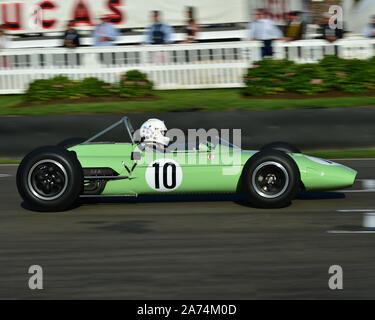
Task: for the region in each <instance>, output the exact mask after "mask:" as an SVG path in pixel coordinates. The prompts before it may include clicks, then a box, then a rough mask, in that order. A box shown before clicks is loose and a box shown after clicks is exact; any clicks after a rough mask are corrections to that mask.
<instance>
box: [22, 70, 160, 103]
mask: <svg viewBox="0 0 375 320" xmlns="http://www.w3.org/2000/svg"><path fill="white" fill-rule="evenodd" d="M152 89H153V83H152V82H151V81H150V80H148V79H147V75H146V74H144V73H142V72H139V71H138V70H131V71H128V72H127V73H125V74H124V75H123V76H121V79H120V81H119V82H118V83H116V84H110V83H106V82H104V81H101V80H99V79H96V78H86V79H84V80H81V81H75V80H71V79H69V78H67V77H64V76H57V77H54V78H52V79H43V80H35V81H33V82H32V83H30V85H29V88H28V90H27V91H26V94H25V100H26V101H28V102H32V103H39V102H48V101H51V100H53V99H69V100H75V99H81V98H88V97H110V96H119V97H123V98H142V97H147V96H152Z"/></svg>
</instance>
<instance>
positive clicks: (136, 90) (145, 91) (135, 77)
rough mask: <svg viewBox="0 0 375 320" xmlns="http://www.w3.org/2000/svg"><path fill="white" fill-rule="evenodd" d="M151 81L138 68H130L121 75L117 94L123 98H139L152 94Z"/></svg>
mask: <svg viewBox="0 0 375 320" xmlns="http://www.w3.org/2000/svg"><path fill="white" fill-rule="evenodd" d="M152 87H153V83H152V82H151V81H149V80H148V79H147V75H146V74H145V73H142V72H140V71H138V70H131V71H128V72H127V73H125V75H123V76H122V77H121V80H120V85H119V89H118V90H119V96H120V97H123V98H140V97H147V96H151V95H152Z"/></svg>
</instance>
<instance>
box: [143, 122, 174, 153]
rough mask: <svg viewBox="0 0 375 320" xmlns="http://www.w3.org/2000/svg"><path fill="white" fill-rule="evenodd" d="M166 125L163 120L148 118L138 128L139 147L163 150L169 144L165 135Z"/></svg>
mask: <svg viewBox="0 0 375 320" xmlns="http://www.w3.org/2000/svg"><path fill="white" fill-rule="evenodd" d="M167 130H168V129H167V127H166V126H165V124H164V121H161V120H159V119H149V120H147V121H146V122H144V123H143V124H142V126H141V128H140V129H139V131H140V137H141V144H140V145H139V148H140V149H141V150H145V151H148V152H165V151H166V150H167V147H168V144H169V140H170V139H169V138H168V137H166V136H165V133H166V132H167Z"/></svg>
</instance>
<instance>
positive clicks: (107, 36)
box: [63, 7, 200, 48]
mask: <svg viewBox="0 0 375 320" xmlns="http://www.w3.org/2000/svg"><path fill="white" fill-rule="evenodd" d="M186 15H187V23H186V27H185V33H186V39H185V40H183V41H181V42H180V43H191V42H195V41H196V39H197V35H198V32H199V30H200V27H199V25H198V23H197V22H196V19H195V9H194V8H193V7H188V8H187V9H186ZM110 20H111V17H110V15H102V16H100V23H99V24H98V25H97V26H95V28H94V31H93V45H94V46H112V45H114V44H115V42H116V40H117V39H118V36H119V32H118V30H117V29H116V28H115V27H114V26H113V24H112V23H111V21H110ZM151 20H152V24H151V25H150V26H149V27H148V28H147V29H146V31H145V33H144V36H143V41H142V43H144V44H170V43H173V33H174V30H173V27H172V26H170V25H169V24H167V23H165V22H163V21H162V14H161V12H160V11H152V12H151ZM74 26H75V21H69V22H68V24H67V29H66V31H65V33H64V41H63V42H64V44H63V45H64V47H67V48H75V47H78V46H80V36H79V33H78V32H77V30H76V29H75V28H74Z"/></svg>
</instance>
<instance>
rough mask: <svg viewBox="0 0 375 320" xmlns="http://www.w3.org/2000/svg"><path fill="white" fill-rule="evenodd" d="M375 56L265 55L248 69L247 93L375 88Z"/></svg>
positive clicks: (245, 90) (355, 90)
mask: <svg viewBox="0 0 375 320" xmlns="http://www.w3.org/2000/svg"><path fill="white" fill-rule="evenodd" d="M374 71H375V58H372V59H370V60H367V61H362V60H357V59H353V60H344V59H339V58H338V57H336V56H327V57H325V58H324V59H323V60H321V61H320V62H319V63H315V64H311V63H310V64H295V63H294V62H291V61H288V60H269V59H265V60H263V61H260V62H258V63H255V65H254V66H253V67H252V68H250V69H249V70H248V73H247V75H246V76H245V79H244V81H245V84H246V87H245V88H244V90H243V94H244V95H248V96H257V95H265V94H279V93H282V92H295V93H301V94H307V95H311V94H316V93H320V92H326V91H331V90H340V91H343V92H348V93H359V92H366V91H369V90H374V89H375V79H374V77H373V74H374Z"/></svg>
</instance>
